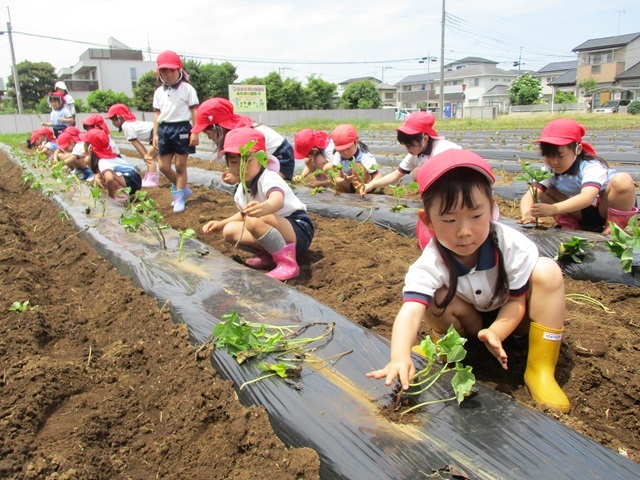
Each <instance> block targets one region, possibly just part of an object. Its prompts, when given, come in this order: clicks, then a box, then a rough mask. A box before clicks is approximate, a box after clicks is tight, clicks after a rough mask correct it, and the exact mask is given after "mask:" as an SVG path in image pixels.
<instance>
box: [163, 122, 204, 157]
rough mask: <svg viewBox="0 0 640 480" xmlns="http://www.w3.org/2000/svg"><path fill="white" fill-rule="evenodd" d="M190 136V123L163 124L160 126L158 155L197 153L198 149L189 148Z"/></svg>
mask: <svg viewBox="0 0 640 480" xmlns="http://www.w3.org/2000/svg"><path fill="white" fill-rule="evenodd" d="M190 136H191V123H189V122H175V123H161V124H160V125H158V155H170V154H172V153H175V154H178V155H183V154H189V153H196V147H190V146H189V137H190Z"/></svg>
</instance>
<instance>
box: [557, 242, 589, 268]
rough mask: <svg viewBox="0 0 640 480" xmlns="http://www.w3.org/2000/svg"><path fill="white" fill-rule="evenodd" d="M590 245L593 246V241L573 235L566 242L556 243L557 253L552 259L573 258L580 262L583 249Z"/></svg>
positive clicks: (582, 256) (583, 252)
mask: <svg viewBox="0 0 640 480" xmlns="http://www.w3.org/2000/svg"><path fill="white" fill-rule="evenodd" d="M591 247H593V243H591V242H589V240H587V239H586V238H581V237H576V236H575V235H574V236H573V237H571V240H569V241H568V242H564V243H561V244H560V245H558V254H557V255H556V256H555V257H554V258H553V259H554V260H573V261H574V262H576V263H582V258H584V255H585V249H587V248H591Z"/></svg>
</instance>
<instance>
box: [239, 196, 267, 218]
mask: <svg viewBox="0 0 640 480" xmlns="http://www.w3.org/2000/svg"><path fill="white" fill-rule="evenodd" d="M242 213H244V214H245V215H246V216H247V217H261V216H263V215H264V211H263V206H262V203H260V202H257V201H255V200H254V201H252V202H249V203H247V206H246V207H244V210H243V211H242Z"/></svg>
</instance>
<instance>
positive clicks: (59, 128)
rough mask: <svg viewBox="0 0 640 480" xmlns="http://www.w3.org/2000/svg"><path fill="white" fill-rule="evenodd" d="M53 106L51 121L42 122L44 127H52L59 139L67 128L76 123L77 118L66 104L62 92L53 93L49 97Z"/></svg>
mask: <svg viewBox="0 0 640 480" xmlns="http://www.w3.org/2000/svg"><path fill="white" fill-rule="evenodd" d="M48 100H49V105H51V121H50V122H42V126H43V127H51V128H52V129H53V134H54V136H55V137H58V135H60V134H61V133H62V132H63V131H64V129H65V128H67V127H68V126H69V125H73V124H74V123H75V118H74V117H73V115H72V114H71V112H70V111H69V109H68V108H67V106H66V105H65V103H64V95H63V94H62V93H61V92H51V93H49V96H48Z"/></svg>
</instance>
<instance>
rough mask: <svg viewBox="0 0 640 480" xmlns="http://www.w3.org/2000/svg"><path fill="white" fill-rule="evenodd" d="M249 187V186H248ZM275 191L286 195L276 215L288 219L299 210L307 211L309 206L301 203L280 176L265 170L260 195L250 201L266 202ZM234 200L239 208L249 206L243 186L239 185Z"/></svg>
mask: <svg viewBox="0 0 640 480" xmlns="http://www.w3.org/2000/svg"><path fill="white" fill-rule="evenodd" d="M247 186H248V185H247ZM274 191H280V192H282V193H283V194H284V205H283V206H282V208H281V209H280V210H278V211H277V212H274V215H278V216H280V217H288V216H289V215H291V214H292V213H293V212H297V211H298V210H304V211H305V212H306V211H307V206H306V205H305V204H304V203H302V202H301V201H300V199H299V198H298V197H296V196H295V194H294V193H293V190H291V187H289V185H287V184H286V182H285V181H284V180H283V179H282V177H281V176H280V175H278V174H277V173H276V172H273V171H271V170H265V171H264V172H262V175H261V176H260V178H259V179H258V194H257V195H256V196H255V197H252V198H251V200H250V201H253V200H255V201H257V202H260V203H262V202H264V201H266V200H267V198H269V194H271V193H272V192H274ZM234 200H235V202H236V204H237V205H238V207H240V208H241V209H244V207H245V206H246V205H247V201H246V199H245V196H244V191H243V190H242V185H240V184H239V185H238V188H237V189H236V193H235V196H234Z"/></svg>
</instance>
